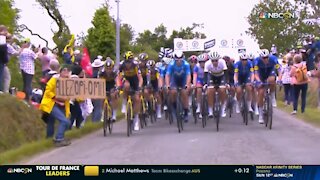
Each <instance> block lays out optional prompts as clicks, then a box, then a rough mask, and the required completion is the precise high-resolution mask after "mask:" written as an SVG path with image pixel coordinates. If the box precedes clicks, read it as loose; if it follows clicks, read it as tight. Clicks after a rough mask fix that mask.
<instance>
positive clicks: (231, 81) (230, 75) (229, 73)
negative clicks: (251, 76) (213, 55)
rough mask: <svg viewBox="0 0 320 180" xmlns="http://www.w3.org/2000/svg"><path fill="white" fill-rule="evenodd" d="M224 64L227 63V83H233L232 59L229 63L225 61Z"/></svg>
mask: <svg viewBox="0 0 320 180" xmlns="http://www.w3.org/2000/svg"><path fill="white" fill-rule="evenodd" d="M226 64H227V68H228V70H227V73H228V77H229V79H228V80H227V82H228V83H229V84H234V78H233V77H234V64H233V62H232V61H231V62H229V63H226Z"/></svg>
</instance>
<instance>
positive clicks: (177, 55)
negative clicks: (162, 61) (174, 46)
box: [173, 51, 184, 59]
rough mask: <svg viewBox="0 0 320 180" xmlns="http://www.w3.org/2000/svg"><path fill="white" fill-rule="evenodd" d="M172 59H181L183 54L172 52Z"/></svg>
mask: <svg viewBox="0 0 320 180" xmlns="http://www.w3.org/2000/svg"><path fill="white" fill-rule="evenodd" d="M173 58H174V59H182V58H184V54H183V52H182V51H175V52H173Z"/></svg>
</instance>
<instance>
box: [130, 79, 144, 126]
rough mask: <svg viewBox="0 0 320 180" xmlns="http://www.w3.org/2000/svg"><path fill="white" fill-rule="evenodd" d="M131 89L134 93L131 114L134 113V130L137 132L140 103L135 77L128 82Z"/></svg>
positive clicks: (137, 81)
mask: <svg viewBox="0 0 320 180" xmlns="http://www.w3.org/2000/svg"><path fill="white" fill-rule="evenodd" d="M130 84H131V87H132V89H133V90H134V91H135V94H134V96H133V112H134V130H135V131H138V130H139V129H140V122H139V121H140V119H139V114H140V110H141V102H140V92H139V80H138V77H135V78H133V79H132V81H131V82H130Z"/></svg>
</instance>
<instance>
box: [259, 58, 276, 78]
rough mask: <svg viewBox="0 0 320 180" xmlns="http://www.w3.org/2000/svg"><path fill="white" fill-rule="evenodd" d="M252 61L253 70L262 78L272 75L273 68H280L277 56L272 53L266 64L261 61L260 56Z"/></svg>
mask: <svg viewBox="0 0 320 180" xmlns="http://www.w3.org/2000/svg"><path fill="white" fill-rule="evenodd" d="M254 61H255V65H254V70H255V72H256V73H258V75H259V76H260V77H261V78H263V79H267V78H268V77H269V76H272V75H274V73H275V72H274V71H275V69H279V68H280V64H279V62H278V58H277V57H276V56H273V55H269V61H268V63H267V64H265V63H264V62H263V60H262V58H261V57H257V58H256V59H255V60H254Z"/></svg>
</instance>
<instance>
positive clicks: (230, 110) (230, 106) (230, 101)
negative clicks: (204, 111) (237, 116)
mask: <svg viewBox="0 0 320 180" xmlns="http://www.w3.org/2000/svg"><path fill="white" fill-rule="evenodd" d="M227 107H228V109H229V118H231V116H232V112H233V98H232V96H231V95H230V94H228V106H227Z"/></svg>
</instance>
